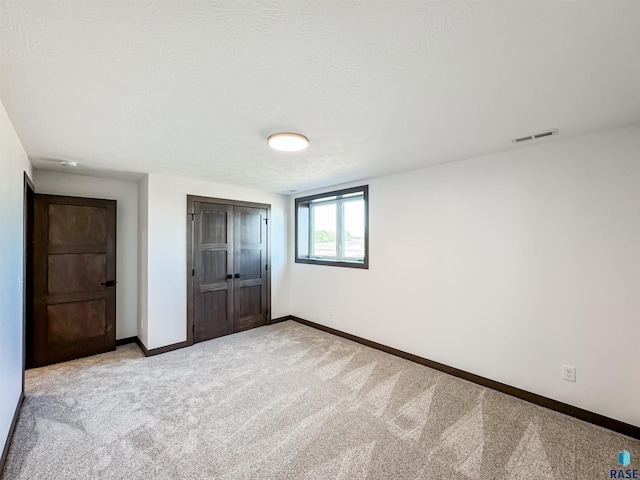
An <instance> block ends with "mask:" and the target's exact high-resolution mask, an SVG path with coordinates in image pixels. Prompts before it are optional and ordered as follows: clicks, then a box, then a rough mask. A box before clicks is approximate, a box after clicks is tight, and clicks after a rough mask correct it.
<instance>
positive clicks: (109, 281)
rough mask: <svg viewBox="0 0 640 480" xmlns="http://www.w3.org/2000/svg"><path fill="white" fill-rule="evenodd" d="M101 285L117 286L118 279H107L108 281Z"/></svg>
mask: <svg viewBox="0 0 640 480" xmlns="http://www.w3.org/2000/svg"><path fill="white" fill-rule="evenodd" d="M100 285H102V286H103V287H115V286H116V281H115V280H107V281H106V282H102V283H101V284H100Z"/></svg>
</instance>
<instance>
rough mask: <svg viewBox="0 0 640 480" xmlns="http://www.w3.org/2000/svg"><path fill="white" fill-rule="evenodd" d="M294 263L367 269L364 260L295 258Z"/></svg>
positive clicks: (367, 263)
mask: <svg viewBox="0 0 640 480" xmlns="http://www.w3.org/2000/svg"><path fill="white" fill-rule="evenodd" d="M296 263H307V264H309V265H326V266H331V267H347V268H362V269H367V270H368V269H369V262H367V261H366V260H365V261H363V262H359V261H347V260H329V259H320V258H296Z"/></svg>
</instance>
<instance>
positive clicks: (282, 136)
mask: <svg viewBox="0 0 640 480" xmlns="http://www.w3.org/2000/svg"><path fill="white" fill-rule="evenodd" d="M267 143H268V144H269V146H270V147H271V148H273V149H274V150H280V151H281V152H299V151H300V150H304V149H305V148H307V146H308V145H309V139H308V138H307V137H305V136H304V135H300V134H299V133H292V132H281V133H274V134H273V135H270V136H269V138H267Z"/></svg>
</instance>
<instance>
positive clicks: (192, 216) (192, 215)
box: [190, 213, 196, 222]
mask: <svg viewBox="0 0 640 480" xmlns="http://www.w3.org/2000/svg"><path fill="white" fill-rule="evenodd" d="M190 215H191V221H192V222H193V221H194V220H195V219H196V214H195V213H191V214H190Z"/></svg>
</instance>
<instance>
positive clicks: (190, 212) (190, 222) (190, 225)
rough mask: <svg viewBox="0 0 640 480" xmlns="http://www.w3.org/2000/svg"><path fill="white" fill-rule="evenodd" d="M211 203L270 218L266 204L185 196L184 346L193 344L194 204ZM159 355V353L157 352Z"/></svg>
mask: <svg viewBox="0 0 640 480" xmlns="http://www.w3.org/2000/svg"><path fill="white" fill-rule="evenodd" d="M196 202H200V203H212V204H220V205H229V206H234V207H250V208H262V209H266V211H267V219H268V220H269V219H270V218H271V205H270V204H268V203H256V202H245V201H240V200H229V199H225V198H213V197H201V196H198V195H187V218H186V222H187V262H186V263H187V272H186V273H187V341H186V342H185V343H186V345H193V343H194V336H193V331H194V319H193V317H194V315H193V314H194V312H193V303H194V268H195V251H194V241H195V220H194V218H195V214H196V207H195V203H196ZM267 265H268V268H267V278H266V281H267V286H266V292H267V299H266V300H267V305H266V309H267V322H266V323H267V324H269V323H270V320H271V229H267ZM158 353H161V352H158Z"/></svg>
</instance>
